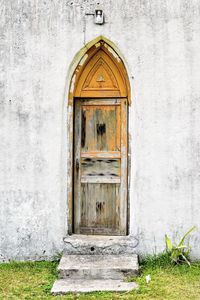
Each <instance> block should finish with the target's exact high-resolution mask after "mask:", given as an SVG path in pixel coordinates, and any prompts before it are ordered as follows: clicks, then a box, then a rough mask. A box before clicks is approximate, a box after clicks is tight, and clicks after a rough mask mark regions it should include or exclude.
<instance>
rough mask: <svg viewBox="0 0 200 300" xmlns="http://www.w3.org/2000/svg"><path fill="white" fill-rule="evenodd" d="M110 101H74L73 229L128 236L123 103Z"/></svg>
mask: <svg viewBox="0 0 200 300" xmlns="http://www.w3.org/2000/svg"><path fill="white" fill-rule="evenodd" d="M88 103H90V105H88ZM108 103H109V105H108V104H105V100H103V101H102V100H101V99H95V100H92V99H91V100H88V99H86V100H84V99H80V100H78V99H77V100H76V105H75V124H74V127H75V145H74V146H75V147H74V148H75V150H74V230H75V233H84V234H108V235H124V234H126V230H127V115H126V114H127V102H126V99H110V100H109V99H108Z"/></svg>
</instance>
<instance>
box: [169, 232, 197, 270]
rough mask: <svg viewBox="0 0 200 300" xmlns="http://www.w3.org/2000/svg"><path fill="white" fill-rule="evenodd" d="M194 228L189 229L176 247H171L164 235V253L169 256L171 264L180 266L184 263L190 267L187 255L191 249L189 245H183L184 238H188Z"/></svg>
mask: <svg viewBox="0 0 200 300" xmlns="http://www.w3.org/2000/svg"><path fill="white" fill-rule="evenodd" d="M195 228H196V227H195V226H193V227H191V228H190V229H189V230H188V231H187V232H186V234H185V235H184V236H183V237H182V238H181V240H180V241H179V243H178V244H177V245H173V244H172V242H171V240H170V238H169V237H168V236H167V234H165V242H166V252H167V253H168V254H169V256H170V259H171V261H172V262H173V263H175V264H180V263H183V262H185V263H187V264H188V265H189V266H190V262H189V253H190V250H191V248H190V246H189V245H185V244H184V242H185V239H186V237H188V236H189V235H190V233H191V232H192V231H194V230H195Z"/></svg>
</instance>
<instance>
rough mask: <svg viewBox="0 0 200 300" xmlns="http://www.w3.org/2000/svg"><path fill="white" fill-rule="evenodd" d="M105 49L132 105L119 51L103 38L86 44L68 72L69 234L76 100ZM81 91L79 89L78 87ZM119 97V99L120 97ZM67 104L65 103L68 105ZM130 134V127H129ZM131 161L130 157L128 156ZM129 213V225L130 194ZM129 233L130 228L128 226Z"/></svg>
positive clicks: (123, 64)
mask: <svg viewBox="0 0 200 300" xmlns="http://www.w3.org/2000/svg"><path fill="white" fill-rule="evenodd" d="M100 47H103V48H104V51H106V52H107V54H108V55H109V56H110V57H111V58H112V60H113V62H115V63H116V65H117V66H118V70H119V72H120V73H121V76H122V77H123V79H124V86H125V87H126V88H124V89H122V90H121V91H120V95H119V96H120V97H126V98H127V100H128V105H130V104H131V88H130V81H129V76H128V73H127V67H126V65H125V60H124V59H122V57H123V55H122V54H121V53H120V51H119V49H118V48H117V47H116V46H115V45H114V44H113V43H112V42H111V41H109V40H108V39H106V38H105V37H103V36H99V37H98V38H96V39H94V40H93V41H91V42H89V43H88V44H86V45H85V46H84V47H83V48H82V49H81V50H80V51H79V52H78V53H77V54H76V55H75V57H74V59H73V61H72V63H71V65H70V68H69V72H68V80H67V82H68V84H67V88H66V93H65V97H66V99H67V101H66V102H67V170H68V171H67V225H68V232H67V233H68V234H72V233H73V138H74V135H73V133H74V122H73V119H74V98H75V96H77V95H75V93H77V92H76V91H77V85H78V83H79V79H80V76H81V73H82V71H83V70H84V68H85V66H86V64H87V63H88V61H89V60H90V59H91V57H92V56H94V55H95V53H96V52H98V50H99V48H100ZM78 89H79V87H78ZM119 96H118V97H119ZM66 102H65V103H66ZM128 133H129V125H128ZM129 149H130V147H129V139H128V154H129ZM128 159H129V155H128ZM129 182H130V162H129V161H128V190H129ZM127 200H128V211H127V214H128V216H127V220H128V225H129V205H130V204H129V202H130V201H129V193H128V199H127ZM128 233H129V226H128Z"/></svg>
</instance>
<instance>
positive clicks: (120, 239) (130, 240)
mask: <svg viewBox="0 0 200 300" xmlns="http://www.w3.org/2000/svg"><path fill="white" fill-rule="evenodd" d="M64 243H65V246H64V247H65V248H64V253H66V254H74V255H76V254H80V255H89V254H90V255H105V254H106V255H110V254H115V255H117V254H133V253H136V247H137V245H138V239H136V238H135V237H134V236H102V235H81V234H80V235H79V234H73V235H71V236H67V237H65V238H64Z"/></svg>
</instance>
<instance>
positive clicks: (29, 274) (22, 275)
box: [0, 255, 200, 300]
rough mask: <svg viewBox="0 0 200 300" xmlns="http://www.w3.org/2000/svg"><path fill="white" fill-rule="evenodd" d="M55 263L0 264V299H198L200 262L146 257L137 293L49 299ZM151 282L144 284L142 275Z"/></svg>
mask: <svg viewBox="0 0 200 300" xmlns="http://www.w3.org/2000/svg"><path fill="white" fill-rule="evenodd" d="M56 267H57V263H56V262H27V263H16V262H12V263H8V264H0V299H20V300H23V299H26V300H29V299H55V300H57V299H63V300H64V299H81V300H90V299H137V300H140V299H148V300H151V299H152V300H157V299H160V300H165V299H171V300H175V299H178V300H198V299H199V300H200V262H198V263H193V264H192V266H191V268H190V267H188V266H187V265H180V266H172V265H171V264H170V262H169V259H168V257H166V256H165V255H160V256H159V257H148V258H147V259H145V260H143V261H142V262H141V276H140V277H138V278H137V279H135V278H134V280H135V281H136V282H137V283H138V285H139V288H138V290H135V291H132V292H130V293H90V294H80V295H72V294H71V295H66V296H57V297H55V296H51V294H50V290H51V287H52V284H53V282H54V280H55V279H56V277H57V273H56ZM148 274H150V276H151V281H150V283H149V284H146V280H145V276H146V275H148Z"/></svg>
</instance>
